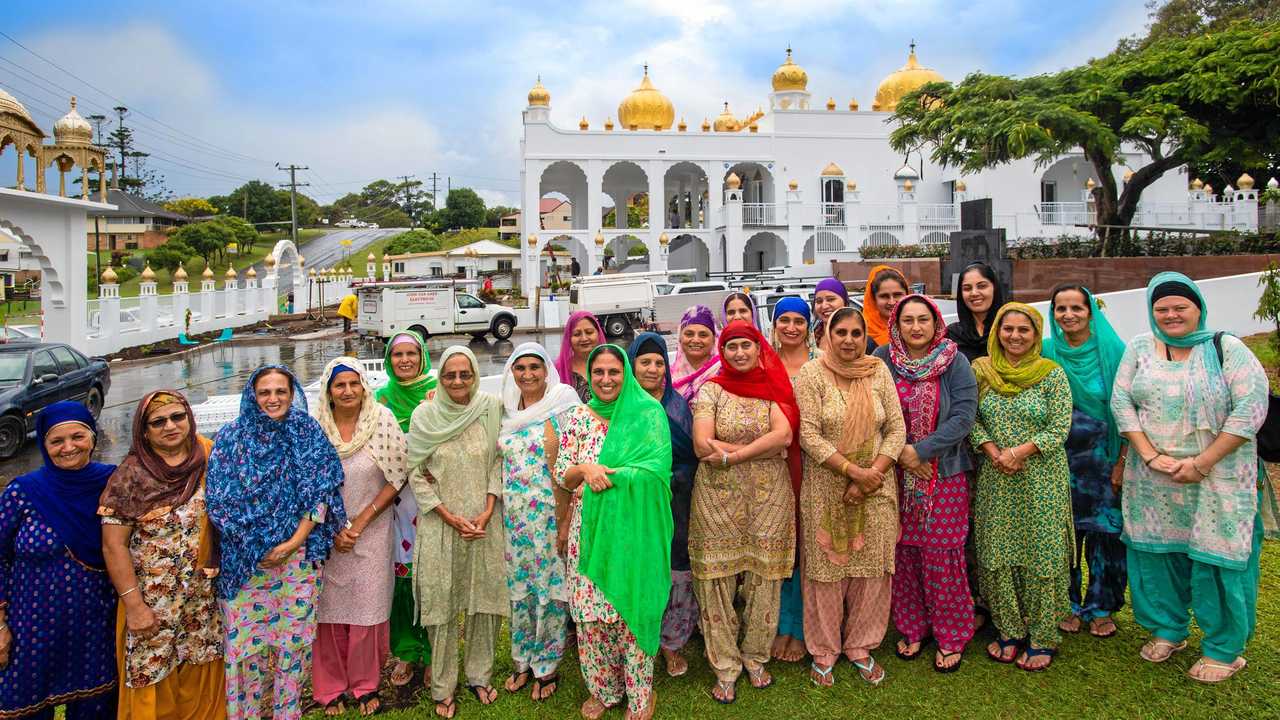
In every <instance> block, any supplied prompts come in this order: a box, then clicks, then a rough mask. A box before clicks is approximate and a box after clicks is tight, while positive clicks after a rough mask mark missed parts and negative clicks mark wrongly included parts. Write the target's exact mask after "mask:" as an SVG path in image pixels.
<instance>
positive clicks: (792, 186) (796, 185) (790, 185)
mask: <svg viewBox="0 0 1280 720" xmlns="http://www.w3.org/2000/svg"><path fill="white" fill-rule="evenodd" d="M787 189H788V190H792V191H795V190H799V189H800V183H798V182H796V181H795V180H792V181H791V182H789V183H787Z"/></svg>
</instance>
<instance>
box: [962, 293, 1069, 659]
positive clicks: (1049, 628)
mask: <svg viewBox="0 0 1280 720" xmlns="http://www.w3.org/2000/svg"><path fill="white" fill-rule="evenodd" d="M992 327H993V331H992V333H991V339H990V341H989V343H988V345H987V357H985V358H979V359H978V360H977V361H976V362H974V364H973V372H974V375H976V376H977V378H978V419H977V422H976V423H975V424H974V426H973V433H972V434H971V435H970V441H971V442H972V443H973V446H974V448H976V449H977V450H979V451H980V452H982V453H983V455H984V456H985V461H984V462H983V463H982V469H981V470H979V472H978V483H977V488H976V490H975V492H976V493H977V499H976V500H975V501H974V506H973V514H974V517H973V527H974V535H975V537H974V545H975V547H976V548H977V554H978V585H979V587H980V588H981V589H982V597H983V598H984V599H985V600H986V601H987V603H988V604H989V607H990V608H991V620H992V622H993V623H995V626H996V630H997V631H998V632H999V637H998V638H997V639H996V641H995V642H992V643H991V644H990V645H988V646H987V655H988V656H990V657H991V659H992V660H995V661H996V662H1001V663H1013V662H1015V661H1016V662H1017V664H1018V667H1020V668H1022V669H1023V670H1029V671H1038V670H1044V669H1046V668H1048V667H1049V665H1050V664H1051V663H1052V662H1053V658H1054V656H1055V655H1056V654H1057V647H1058V643H1059V642H1060V641H1061V639H1062V635H1061V633H1060V632H1059V630H1058V621H1059V620H1060V619H1061V618H1062V617H1063V616H1064V615H1066V613H1067V612H1068V610H1069V609H1070V607H1071V604H1070V600H1069V599H1068V596H1067V582H1068V580H1069V579H1070V576H1071V545H1072V539H1073V536H1074V533H1075V530H1074V529H1073V528H1072V523H1071V473H1070V469H1069V467H1068V465H1067V452H1066V449H1065V443H1066V440H1067V433H1068V432H1069V431H1070V429H1071V386H1070V384H1069V383H1068V382H1067V375H1066V373H1064V372H1063V371H1062V368H1061V367H1058V364H1057V363H1055V362H1053V361H1051V360H1046V359H1044V358H1042V357H1040V347H1041V339H1042V336H1043V327H1044V320H1043V319H1042V318H1041V317H1040V313H1039V311H1037V310H1036V309H1035V308H1033V307H1031V306H1030V305H1023V304H1022V303H1006V304H1005V305H1004V307H1002V308H1000V311H999V312H997V313H996V315H995V318H994V319H993V320H992Z"/></svg>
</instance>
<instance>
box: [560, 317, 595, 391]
mask: <svg viewBox="0 0 1280 720" xmlns="http://www.w3.org/2000/svg"><path fill="white" fill-rule="evenodd" d="M602 342H604V328H602V327H600V321H599V320H597V319H596V316H595V315H592V314H591V313H589V312H587V311H586V310H579V311H577V312H575V313H573V314H572V315H570V316H569V321H568V322H566V323H565V324H564V337H563V338H561V339H560V354H559V355H558V356H556V372H557V373H558V374H559V375H560V379H561V380H562V381H563V382H567V383H570V384H572V385H573V389H574V391H575V392H577V393H578V397H579V398H580V399H581V400H582V402H587V401H588V400H590V399H591V382H590V381H589V380H588V379H587V356H588V355H590V354H591V351H592V350H594V349H595V348H596V346H597V345H599V344H600V343H602Z"/></svg>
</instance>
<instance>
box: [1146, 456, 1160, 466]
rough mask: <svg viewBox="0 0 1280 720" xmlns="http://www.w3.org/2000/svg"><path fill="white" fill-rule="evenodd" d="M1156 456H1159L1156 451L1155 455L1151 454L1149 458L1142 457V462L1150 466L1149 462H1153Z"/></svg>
mask: <svg viewBox="0 0 1280 720" xmlns="http://www.w3.org/2000/svg"><path fill="white" fill-rule="evenodd" d="M1158 457H1160V453H1156V454H1155V455H1152V456H1151V457H1149V458H1142V464H1143V465H1146V466H1147V467H1151V463H1153V462H1155V461H1156V458H1158Z"/></svg>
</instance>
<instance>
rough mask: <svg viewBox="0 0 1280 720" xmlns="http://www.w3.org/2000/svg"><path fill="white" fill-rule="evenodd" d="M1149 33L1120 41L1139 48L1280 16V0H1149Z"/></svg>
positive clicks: (1124, 47)
mask: <svg viewBox="0 0 1280 720" xmlns="http://www.w3.org/2000/svg"><path fill="white" fill-rule="evenodd" d="M1147 9H1148V10H1150V13H1149V17H1150V19H1151V22H1150V23H1148V25H1147V34H1146V36H1144V37H1141V38H1130V39H1128V40H1125V41H1124V42H1122V43H1121V44H1120V47H1121V48H1122V49H1138V48H1142V47H1145V46H1147V45H1149V44H1151V43H1152V42H1154V41H1156V40H1161V39H1164V38H1171V37H1175V38H1177V37H1180V38H1186V37H1191V36H1193V35H1200V34H1202V33H1205V32H1210V31H1216V30H1222V29H1223V28H1225V27H1227V26H1229V25H1230V24H1232V23H1234V22H1237V21H1240V20H1253V21H1257V22H1265V21H1268V20H1274V19H1276V18H1277V17H1280V0H1168V2H1164V3H1160V2H1156V0H1148V2H1147Z"/></svg>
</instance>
